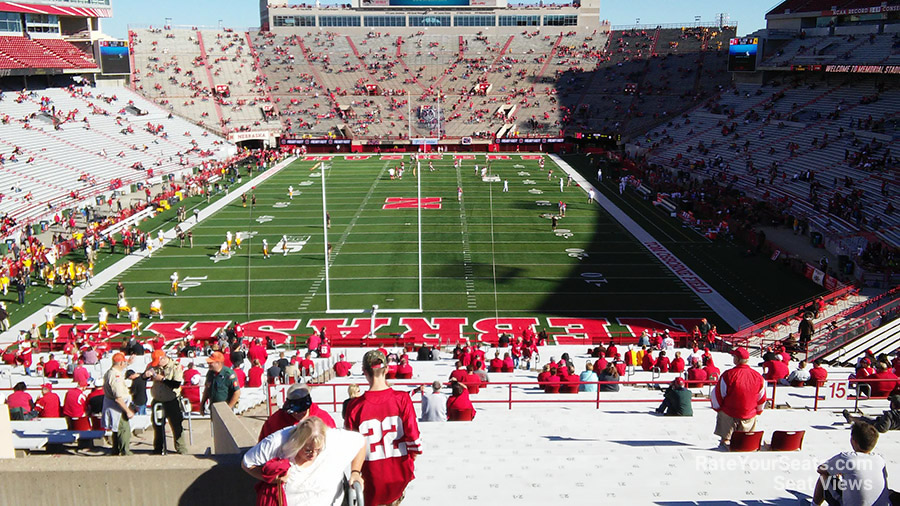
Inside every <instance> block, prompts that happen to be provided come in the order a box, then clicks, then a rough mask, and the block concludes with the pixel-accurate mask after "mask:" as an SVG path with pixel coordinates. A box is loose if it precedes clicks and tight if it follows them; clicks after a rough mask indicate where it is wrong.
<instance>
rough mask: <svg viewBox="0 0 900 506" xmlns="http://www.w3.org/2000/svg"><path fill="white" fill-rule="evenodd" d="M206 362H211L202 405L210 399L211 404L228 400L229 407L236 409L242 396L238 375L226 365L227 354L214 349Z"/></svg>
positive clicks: (201, 401)
mask: <svg viewBox="0 0 900 506" xmlns="http://www.w3.org/2000/svg"><path fill="white" fill-rule="evenodd" d="M206 362H207V363H208V364H209V372H208V373H207V374H206V388H205V389H204V390H203V398H202V399H201V400H200V405H201V406H205V405H206V401H207V400H209V403H210V405H212V404H214V403H216V402H226V403H228V407H229V408H232V409H234V407H235V406H237V403H238V399H240V398H241V387H240V386H239V385H238V380H237V375H236V374H235V373H234V370H233V369H232V368H230V367H225V355H223V354H222V352H219V351H214V352H213V354H212V355H210V356H209V358H208V359H206Z"/></svg>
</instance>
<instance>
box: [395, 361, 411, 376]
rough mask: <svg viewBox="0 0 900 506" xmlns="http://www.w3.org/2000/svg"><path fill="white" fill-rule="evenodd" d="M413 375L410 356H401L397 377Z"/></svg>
mask: <svg viewBox="0 0 900 506" xmlns="http://www.w3.org/2000/svg"><path fill="white" fill-rule="evenodd" d="M412 375H413V369H412V366H411V365H409V357H407V356H406V355H403V356H402V357H400V363H399V364H397V379H410V378H412Z"/></svg>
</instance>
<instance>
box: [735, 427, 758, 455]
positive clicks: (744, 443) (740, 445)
mask: <svg viewBox="0 0 900 506" xmlns="http://www.w3.org/2000/svg"><path fill="white" fill-rule="evenodd" d="M762 438H763V431H761V430H758V431H753V432H743V431H739V430H736V431H734V434H732V435H731V446H730V447H729V450H730V451H733V452H755V451H759V448H760V446H762Z"/></svg>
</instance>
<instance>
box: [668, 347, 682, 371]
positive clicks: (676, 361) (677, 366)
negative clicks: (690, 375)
mask: <svg viewBox="0 0 900 506" xmlns="http://www.w3.org/2000/svg"><path fill="white" fill-rule="evenodd" d="M669 372H678V373H681V372H684V359H683V358H681V352H680V351H676V352H675V358H673V359H672V365H670V366H669Z"/></svg>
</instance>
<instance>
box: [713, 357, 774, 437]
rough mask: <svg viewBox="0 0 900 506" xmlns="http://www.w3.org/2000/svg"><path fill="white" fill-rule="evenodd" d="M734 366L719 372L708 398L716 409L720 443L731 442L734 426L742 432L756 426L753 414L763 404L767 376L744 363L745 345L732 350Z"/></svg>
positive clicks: (760, 411) (759, 412)
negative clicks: (764, 377)
mask: <svg viewBox="0 0 900 506" xmlns="http://www.w3.org/2000/svg"><path fill="white" fill-rule="evenodd" d="M733 355H734V367H732V368H731V369H729V370H727V371H725V372H724V373H722V375H721V376H720V377H719V381H718V382H717V383H716V386H715V388H714V389H713V392H712V394H711V395H710V402H711V403H712V408H713V410H715V411H716V412H717V413H718V416H717V419H716V429H715V431H714V432H715V434H716V435H717V436H719V438H720V440H719V444H720V446H723V447H727V446H728V445H729V444H730V443H731V435H732V434H733V433H734V431H735V430H741V431H744V432H750V431H753V430H754V429H755V428H756V417H757V416H759V415H760V414H762V412H763V409H764V408H765V406H766V380H764V379H763V377H762V375H760V374H759V373H758V372H756V371H754V370H753V369H751V368H750V366H748V365H747V362H749V361H750V353H748V352H747V349H746V348H738V349H736V350H734V352H733Z"/></svg>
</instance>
